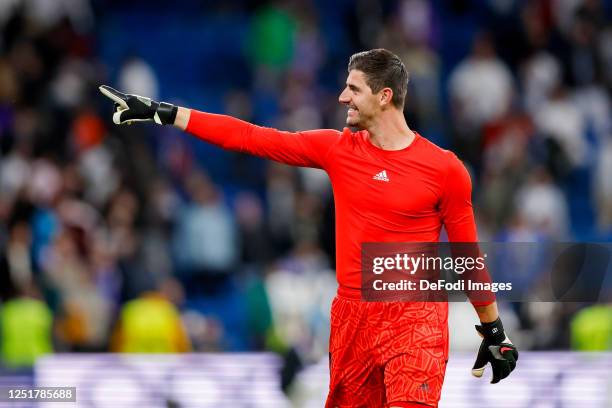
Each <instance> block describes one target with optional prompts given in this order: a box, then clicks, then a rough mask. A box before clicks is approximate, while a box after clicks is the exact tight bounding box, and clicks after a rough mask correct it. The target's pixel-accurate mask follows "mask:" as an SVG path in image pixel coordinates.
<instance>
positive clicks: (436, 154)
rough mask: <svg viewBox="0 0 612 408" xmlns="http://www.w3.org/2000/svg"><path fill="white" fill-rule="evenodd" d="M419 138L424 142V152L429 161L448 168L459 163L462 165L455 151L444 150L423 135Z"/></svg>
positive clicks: (422, 144)
mask: <svg viewBox="0 0 612 408" xmlns="http://www.w3.org/2000/svg"><path fill="white" fill-rule="evenodd" d="M419 137H420V140H421V142H422V143H421V146H422V149H423V152H424V153H425V154H426V155H428V159H429V160H435V161H436V162H438V163H443V164H446V165H448V166H452V165H456V164H457V163H459V164H461V160H459V158H458V157H457V155H456V154H455V153H454V152H453V151H451V150H448V149H444V148H442V147H440V146H438V145H437V144H435V143H434V142H432V141H431V140H429V139H427V138H425V137H423V136H421V135H419Z"/></svg>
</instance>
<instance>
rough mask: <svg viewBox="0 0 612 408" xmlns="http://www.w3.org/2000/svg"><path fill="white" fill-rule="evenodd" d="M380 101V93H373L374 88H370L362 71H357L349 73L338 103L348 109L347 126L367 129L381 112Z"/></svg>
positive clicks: (353, 70)
mask: <svg viewBox="0 0 612 408" xmlns="http://www.w3.org/2000/svg"><path fill="white" fill-rule="evenodd" d="M387 89H388V88H387ZM381 92H382V91H381ZM380 99H381V98H380V92H379V93H376V94H375V93H372V88H370V87H369V86H368V84H367V82H366V77H365V74H364V73H363V72H362V71H359V70H357V69H352V70H351V71H349V74H348V77H347V78H346V87H345V88H344V90H343V91H342V93H341V94H340V96H339V97H338V101H339V102H340V103H341V104H343V105H346V106H347V108H348V113H347V116H346V124H347V126H351V127H356V128H358V129H367V127H368V125H369V124H370V123H371V121H372V118H374V117H375V116H376V115H378V113H379V112H380V110H381V103H380V102H381V101H380Z"/></svg>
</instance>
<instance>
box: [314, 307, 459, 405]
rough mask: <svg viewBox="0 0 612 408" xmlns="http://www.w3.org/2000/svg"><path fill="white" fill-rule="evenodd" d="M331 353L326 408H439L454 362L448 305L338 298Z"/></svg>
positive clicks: (333, 323) (333, 310) (335, 308)
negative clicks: (448, 370) (448, 368)
mask: <svg viewBox="0 0 612 408" xmlns="http://www.w3.org/2000/svg"><path fill="white" fill-rule="evenodd" d="M329 351H330V353H329V358H330V361H329V363H330V385H329V394H328V397H327V403H326V404H325V407H326V408H336V407H339V408H348V407H351V408H357V407H359V408H361V407H372V408H382V407H392V406H399V407H437V406H438V401H439V400H440V394H441V391H442V383H443V382H444V373H445V371H446V363H447V360H448V304H447V303H444V302H437V303H436V302H414V303H401V302H362V301H360V300H352V299H347V298H344V297H339V296H337V297H336V298H335V299H334V301H333V303H332V309H331V337H330V345H329Z"/></svg>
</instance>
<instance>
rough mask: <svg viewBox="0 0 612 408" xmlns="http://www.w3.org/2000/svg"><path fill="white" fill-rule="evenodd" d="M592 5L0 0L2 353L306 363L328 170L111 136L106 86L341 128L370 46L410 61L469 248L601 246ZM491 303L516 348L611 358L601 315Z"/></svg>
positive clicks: (600, 30) (604, 236)
mask: <svg viewBox="0 0 612 408" xmlns="http://www.w3.org/2000/svg"><path fill="white" fill-rule="evenodd" d="M611 13H612V4H611V2H610V1H603V0H601V1H599V0H537V1H512V0H488V1H485V0H481V1H476V0H472V1H470V0H452V1H427V0H387V1H370V0H357V1H352V0H351V1H349V0H338V1H334V2H324V1H319V0H310V1H291V0H285V1H271V2H257V1H246V0H244V1H235V2H230V3H229V4H225V2H224V4H223V5H217V4H215V2H210V1H207V2H200V1H194V0H188V1H184V2H173V3H172V4H171V5H170V4H168V3H167V2H163V1H161V0H159V1H132V2H129V4H125V2H119V1H112V0H108V1H104V0H57V1H54V2H49V1H43V0H8V1H7V0H5V1H2V2H0V279H1V282H0V291H1V293H0V297H1V300H2V306H0V325H1V329H0V333H1V334H0V341H1V343H2V346H1V347H2V349H1V351H2V353H1V355H2V357H3V361H4V364H5V365H7V366H27V365H31V364H32V363H33V362H34V360H35V358H36V357H37V356H38V355H40V354H43V353H46V352H51V351H108V350H110V351H128V352H129V351H136V352H138V351H140V352H181V351H189V350H195V351H204V350H227V351H238V350H274V351H277V352H280V353H282V354H283V355H285V356H288V357H287V359H288V361H290V362H291V361H294V360H295V361H294V363H293V364H294V365H298V364H299V363H298V361H300V360H302V361H306V362H308V361H315V360H318V359H319V358H321V357H323V356H326V353H327V352H326V347H327V346H326V345H327V338H328V335H329V333H328V330H329V329H328V326H329V324H328V311H329V304H330V301H331V299H332V297H333V295H334V293H335V290H336V283H335V276H334V270H333V267H334V216H333V197H332V194H331V189H330V185H329V182H328V179H327V176H326V175H325V174H324V173H323V172H322V171H318V170H313V169H296V168H290V167H287V166H284V165H280V164H275V163H270V162H265V161H263V160H260V159H257V158H253V157H249V156H245V155H242V154H238V153H231V152H224V151H221V150H220V149H218V148H216V147H211V146H208V145H205V144H204V143H202V142H199V141H197V140H195V139H194V138H192V137H190V136H188V135H186V134H181V133H180V132H178V131H177V130H175V129H171V128H166V127H157V126H152V125H135V126H126V127H117V126H114V125H113V124H112V122H111V113H112V107H111V106H109V105H110V104H109V103H108V102H107V101H106V100H104V99H103V97H102V96H101V95H99V94H98V91H97V86H98V85H100V84H104V83H106V84H110V85H112V86H115V87H116V88H117V89H120V90H122V91H125V92H129V93H136V94H141V95H145V96H150V97H152V98H159V99H161V100H167V101H169V102H174V103H179V104H181V105H186V106H189V107H194V108H199V109H202V110H207V111H213V112H217V113H226V114H231V115H234V116H237V117H239V118H242V119H245V120H249V121H252V122H254V123H257V124H260V125H266V126H273V127H277V128H280V129H284V130H303V129H313V128H321V127H330V128H336V129H340V128H342V127H343V126H344V120H345V115H346V111H345V108H344V107H342V106H340V105H339V104H338V103H337V96H338V93H339V91H340V90H341V88H342V87H343V83H344V80H345V77H346V64H347V62H348V57H349V56H350V55H351V54H352V53H353V52H357V51H360V50H364V49H369V48H374V47H385V48H388V49H390V50H392V51H394V52H395V53H397V54H398V55H399V56H400V57H401V58H402V60H403V61H404V63H405V64H406V66H407V68H408V70H409V72H410V83H409V92H408V99H407V105H406V109H405V114H406V117H407V119H408V123H409V125H410V126H411V128H413V129H415V130H416V131H418V132H419V133H420V134H422V135H423V136H425V137H427V138H429V139H430V140H432V141H434V142H435V143H437V144H439V145H441V146H443V147H446V148H450V149H452V150H453V151H455V152H456V153H457V154H458V155H459V157H460V158H461V159H462V160H464V162H465V164H466V166H467V167H468V169H469V171H470V172H471V174H472V179H473V184H474V204H475V210H476V217H477V222H478V227H479V230H480V232H479V234H480V239H481V240H482V241H506V242H512V241H520V242H529V241H537V240H542V239H544V240H554V241H564V240H565V241H571V240H579V241H583V240H584V241H588V240H594V241H607V240H610V239H611V238H612V178H610V177H608V176H607V175H608V174H611V173H612V109H611V95H612V23H611V19H610V17H611V15H612V14H611ZM510 306H511V307H509V309H508V310H507V311H506V312H505V313H507V314H508V315H510V316H511V317H508V321H509V322H512V323H509V324H511V325H514V326H515V328H516V331H517V333H520V334H518V335H517V337H519V338H520V340H519V342H520V343H522V346H523V348H531V349H551V348H562V349H563V348H569V347H570V346H572V345H573V346H574V347H575V348H577V349H585V348H588V347H589V345H588V344H591V343H588V342H586V343H587V344H586V345H585V342H584V338H585V337H586V338H588V337H589V336H593V333H594V331H593V330H595V332H596V331H597V330H599V332H598V335H599V336H600V337H599V338H601V341H600V342H598V343H597V345H598V347H599V348H608V349H609V348H611V347H612V340H611V339H612V328H611V327H610V324H609V316H610V315H611V309H610V307H608V306H606V305H596V306H591V307H589V308H586V309H582V308H583V307H585V306H589V305H584V304H529V303H525V304H517V305H510ZM602 308H603V309H602ZM579 309H581V310H582V311H581V312H580V313H582V315H580V313H579V314H576V312H577V311H578V310H579ZM467 313H469V312H467ZM472 313H473V312H472ZM584 316H589V318H585V317H584ZM606 319H608V320H606ZM542 321H544V322H545V323H544V324H538V322H542ZM592 322H599V323H600V324H597V325H593V324H592ZM602 322H604V323H605V322H608V323H607V325H603V326H602V324H601V323H602ZM593 326H596V327H593ZM468 327H469V326H468ZM601 327H604V329H603V330H604V331H603V333H602V332H601V330H602V329H601ZM471 334H472V333H471V332H470V335H471Z"/></svg>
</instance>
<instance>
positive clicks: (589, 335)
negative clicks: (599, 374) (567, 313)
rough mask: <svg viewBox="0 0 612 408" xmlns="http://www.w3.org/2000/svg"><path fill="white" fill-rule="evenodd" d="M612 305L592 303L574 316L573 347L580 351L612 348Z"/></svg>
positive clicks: (572, 325)
mask: <svg viewBox="0 0 612 408" xmlns="http://www.w3.org/2000/svg"><path fill="white" fill-rule="evenodd" d="M610 316H612V305H609V304H604V305H592V306H588V307H585V308H584V309H582V310H580V311H579V312H578V313H576V315H575V316H574V317H573V318H572V322H571V330H572V348H573V349H574V350H579V351H609V350H612V319H611V318H610Z"/></svg>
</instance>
